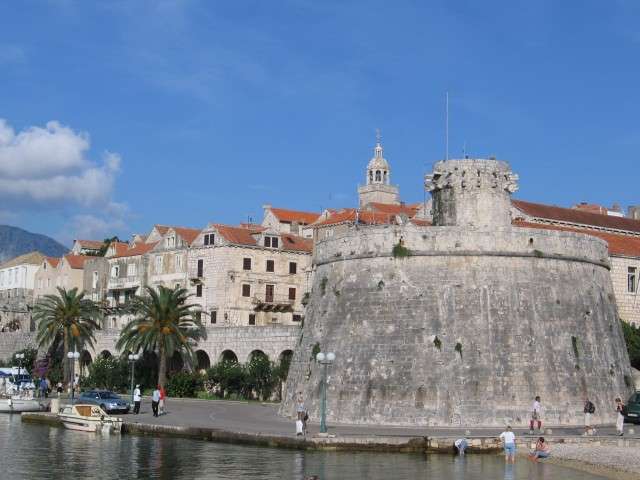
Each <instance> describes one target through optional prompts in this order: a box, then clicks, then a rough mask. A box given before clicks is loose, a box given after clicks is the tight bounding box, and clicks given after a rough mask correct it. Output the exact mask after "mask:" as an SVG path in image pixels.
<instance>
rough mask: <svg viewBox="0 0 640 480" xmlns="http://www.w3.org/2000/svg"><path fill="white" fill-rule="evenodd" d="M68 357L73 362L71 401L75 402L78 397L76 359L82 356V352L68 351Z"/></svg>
mask: <svg viewBox="0 0 640 480" xmlns="http://www.w3.org/2000/svg"><path fill="white" fill-rule="evenodd" d="M67 358H68V359H69V361H70V362H71V403H72V404H73V403H74V402H75V398H76V385H75V381H76V375H75V369H76V360H78V359H79V358H80V354H79V353H78V352H69V353H67Z"/></svg>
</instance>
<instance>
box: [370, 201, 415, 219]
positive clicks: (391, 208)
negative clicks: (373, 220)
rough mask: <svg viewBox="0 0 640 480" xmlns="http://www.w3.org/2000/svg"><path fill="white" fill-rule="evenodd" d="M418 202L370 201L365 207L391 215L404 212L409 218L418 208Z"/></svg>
mask: <svg viewBox="0 0 640 480" xmlns="http://www.w3.org/2000/svg"><path fill="white" fill-rule="evenodd" d="M420 206H421V204H420V203H414V204H411V205H394V204H393V203H378V202H371V203H368V204H367V205H366V207H367V209H371V210H373V211H375V212H380V213H388V214H391V215H401V214H405V215H407V216H408V217H409V218H411V217H413V216H414V215H415V214H416V213H417V212H418V210H419V209H420Z"/></svg>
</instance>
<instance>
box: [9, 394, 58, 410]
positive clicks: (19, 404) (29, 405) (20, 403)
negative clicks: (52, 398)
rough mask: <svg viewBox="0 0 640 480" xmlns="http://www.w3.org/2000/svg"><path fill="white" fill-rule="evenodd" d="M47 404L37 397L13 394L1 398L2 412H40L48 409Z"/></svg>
mask: <svg viewBox="0 0 640 480" xmlns="http://www.w3.org/2000/svg"><path fill="white" fill-rule="evenodd" d="M46 407H47V406H46V404H44V403H40V401H39V400H38V399H36V398H25V397H21V396H18V395H13V396H11V397H8V398H0V413H22V412H40V411H42V410H45V409H46Z"/></svg>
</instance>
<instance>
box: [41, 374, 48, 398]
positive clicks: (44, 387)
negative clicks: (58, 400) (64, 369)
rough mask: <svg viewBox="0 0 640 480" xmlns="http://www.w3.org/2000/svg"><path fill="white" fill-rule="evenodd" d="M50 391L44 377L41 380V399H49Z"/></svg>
mask: <svg viewBox="0 0 640 480" xmlns="http://www.w3.org/2000/svg"><path fill="white" fill-rule="evenodd" d="M48 389H49V384H48V383H47V379H46V378H44V377H42V378H41V379H40V397H41V398H47V397H48V395H47V390H48Z"/></svg>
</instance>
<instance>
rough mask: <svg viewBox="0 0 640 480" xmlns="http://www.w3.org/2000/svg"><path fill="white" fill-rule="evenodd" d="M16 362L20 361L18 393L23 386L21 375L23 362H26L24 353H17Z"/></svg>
mask: <svg viewBox="0 0 640 480" xmlns="http://www.w3.org/2000/svg"><path fill="white" fill-rule="evenodd" d="M16 360H18V378H17V382H16V383H17V384H18V385H17V386H18V392H19V391H20V386H21V385H22V381H21V379H20V373H22V372H21V370H22V362H23V360H24V353H16Z"/></svg>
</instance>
